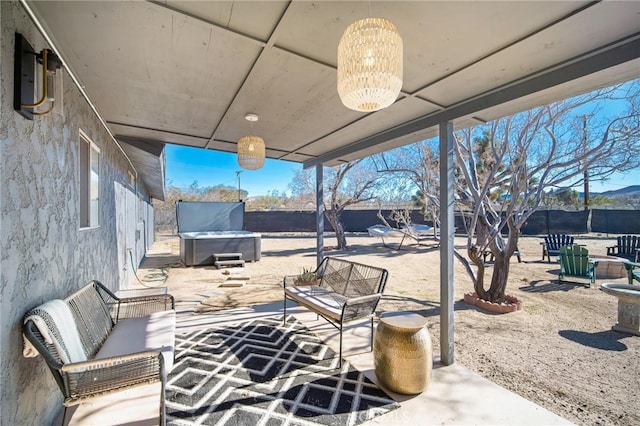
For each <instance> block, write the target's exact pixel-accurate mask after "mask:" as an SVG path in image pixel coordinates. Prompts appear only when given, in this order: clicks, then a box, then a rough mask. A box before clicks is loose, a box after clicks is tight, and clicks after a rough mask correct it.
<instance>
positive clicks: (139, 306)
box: [114, 294, 176, 322]
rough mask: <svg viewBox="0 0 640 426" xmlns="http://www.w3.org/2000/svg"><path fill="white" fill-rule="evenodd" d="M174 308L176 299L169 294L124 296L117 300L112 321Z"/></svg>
mask: <svg viewBox="0 0 640 426" xmlns="http://www.w3.org/2000/svg"><path fill="white" fill-rule="evenodd" d="M175 308H176V301H175V299H174V297H173V296H172V295H170V294H153V295H149V296H138V297H125V298H122V299H119V300H118V302H117V309H116V312H115V315H114V316H115V318H114V321H115V322H118V321H119V320H122V319H126V318H138V317H144V316H147V315H151V314H153V313H154V312H162V311H168V310H172V309H175Z"/></svg>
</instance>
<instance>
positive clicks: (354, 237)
mask: <svg viewBox="0 0 640 426" xmlns="http://www.w3.org/2000/svg"><path fill="white" fill-rule="evenodd" d="M614 238H615V236H611V235H610V236H604V235H588V236H578V237H577V238H576V243H577V244H584V245H586V247H587V248H588V249H589V252H590V254H597V255H605V254H606V247H607V246H610V245H612V243H615V239H614ZM347 241H348V243H349V250H347V251H328V252H327V254H328V255H331V256H339V257H348V258H349V259H352V260H354V261H358V262H362V263H367V264H371V265H376V266H380V267H384V268H386V269H387V270H389V281H388V282H387V287H386V290H385V296H384V298H383V301H382V302H381V304H380V305H379V309H378V311H379V312H385V311H396V310H403V311H413V312H416V313H419V314H422V315H424V316H425V317H427V318H428V321H429V325H428V327H429V331H430V333H431V337H432V340H433V344H434V349H433V350H434V354H436V355H439V353H440V346H439V337H440V336H439V335H440V330H439V327H440V317H439V313H440V296H439V294H440V292H439V279H440V278H439V249H438V248H437V246H436V245H435V244H431V243H430V242H426V243H423V245H421V246H417V245H415V244H409V245H407V244H406V242H405V245H404V246H403V247H402V250H400V251H398V250H393V249H390V248H386V247H384V246H382V244H381V241H380V240H379V239H378V238H374V237H370V236H367V235H364V234H350V235H348V236H347ZM541 241H542V239H541V238H537V237H522V238H521V239H520V242H519V247H520V251H521V253H522V260H523V262H522V263H518V262H517V260H516V259H515V257H514V258H513V259H512V261H511V271H510V280H509V281H510V283H509V286H508V287H507V293H508V294H511V295H514V296H517V297H519V298H521V299H522V300H523V301H524V309H523V310H522V311H519V312H515V313H509V314H490V313H486V312H483V311H481V310H479V309H478V308H476V307H474V306H470V305H468V304H466V303H464V302H463V301H462V298H463V294H464V293H466V292H470V291H472V290H473V286H472V284H471V280H470V279H469V277H468V276H467V275H466V272H465V271H464V269H463V268H462V266H461V265H460V263H459V262H458V261H454V265H455V272H454V273H455V278H454V280H455V289H454V297H455V299H454V300H455V334H454V335H455V362H457V363H460V364H462V365H464V366H465V367H467V368H469V369H471V370H473V371H475V372H477V373H478V374H480V375H482V376H484V377H486V378H487V379H489V380H491V381H493V382H495V383H497V384H499V385H501V386H503V387H505V388H507V389H509V390H511V391H513V392H515V393H517V394H519V395H521V396H523V397H524V398H526V399H528V400H530V401H533V402H535V403H537V404H539V405H541V406H543V407H545V408H547V409H549V410H550V411H553V412H555V413H556V414H558V415H560V416H562V417H564V418H566V419H567V420H569V421H571V422H574V423H576V424H583V425H597V424H607V425H640V337H635V336H630V335H626V334H621V333H617V332H614V331H612V330H611V326H612V325H613V324H614V323H615V322H616V318H617V299H616V298H615V297H613V296H610V295H608V294H605V293H604V292H602V291H600V290H599V287H600V284H602V283H603V282H610V281H613V282H622V283H624V282H626V279H598V280H597V282H596V285H593V286H591V288H585V287H584V286H583V284H584V283H585V282H586V281H585V280H580V279H575V282H563V283H561V284H559V283H558V281H557V278H558V271H559V265H558V264H557V263H555V262H551V263H549V262H547V261H546V260H545V261H542V260H541V253H542V249H541V246H540V242H541ZM391 242H395V243H397V241H391ZM465 243H466V239H465V238H458V237H457V238H456V241H455V244H456V247H459V248H461V249H462V248H463V247H464V245H465ZM331 244H335V238H333V237H332V236H326V237H325V245H327V246H329V245H331ZM315 247H316V238H315V235H310V234H305V235H301V234H295V235H294V234H263V236H262V258H261V260H260V261H258V262H252V263H247V265H246V268H245V272H246V273H248V274H250V276H251V278H250V280H249V281H248V283H247V285H245V286H244V287H242V288H222V287H219V285H220V284H221V283H223V282H224V280H225V279H226V276H225V275H224V274H223V273H222V272H223V270H218V269H216V268H214V267H213V266H204V267H184V266H183V265H182V264H181V262H180V258H179V241H178V239H177V237H166V236H158V241H157V242H156V243H155V244H154V246H153V247H152V250H151V251H150V252H149V255H148V257H147V258H146V259H145V261H144V262H143V264H142V265H141V267H140V269H139V271H138V272H139V274H138V275H139V276H140V278H142V280H143V282H144V283H145V284H146V285H154V284H157V283H162V281H156V282H154V281H152V280H154V279H157V280H161V279H163V277H164V275H166V282H165V284H164V285H166V286H168V287H169V292H170V293H171V294H173V295H174V296H175V297H176V301H177V302H178V307H179V308H180V309H191V308H193V309H194V311H195V312H203V311H208V310H220V309H228V308H233V307H239V306H247V305H254V304H260V303H265V302H269V301H276V300H282V288H281V283H282V276H283V275H285V274H298V273H300V272H301V271H302V268H303V267H306V268H313V267H315V259H316V257H315V256H316V255H315ZM162 268H164V269H162ZM491 270H492V268H491V267H489V268H488V273H491ZM487 279H489V277H487ZM569 279H570V280H572V281H573V279H571V278H569ZM147 280H149V281H147ZM487 403H488V404H491V403H492V402H491V401H487ZM508 409H509V407H496V410H508Z"/></svg>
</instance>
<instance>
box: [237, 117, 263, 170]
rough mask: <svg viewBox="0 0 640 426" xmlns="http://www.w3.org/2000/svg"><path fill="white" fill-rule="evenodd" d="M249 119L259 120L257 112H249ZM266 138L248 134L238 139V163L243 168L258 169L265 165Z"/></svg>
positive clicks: (252, 120) (247, 118)
mask: <svg viewBox="0 0 640 426" xmlns="http://www.w3.org/2000/svg"><path fill="white" fill-rule="evenodd" d="M244 118H245V119H246V120H247V121H251V122H254V121H258V116H257V115H256V114H247V115H246V116H245V117H244ZM264 157H265V148H264V139H262V138H261V137H260V136H255V135H247V136H243V137H241V138H240V140H238V164H239V165H240V167H242V168H243V169H247V170H258V169H259V168H261V167H262V166H264Z"/></svg>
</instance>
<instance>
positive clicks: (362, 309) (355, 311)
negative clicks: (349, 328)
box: [342, 293, 382, 322]
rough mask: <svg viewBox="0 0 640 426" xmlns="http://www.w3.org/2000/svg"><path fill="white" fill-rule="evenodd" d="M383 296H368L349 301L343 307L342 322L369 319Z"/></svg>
mask: <svg viewBox="0 0 640 426" xmlns="http://www.w3.org/2000/svg"><path fill="white" fill-rule="evenodd" d="M381 298H382V294H380V293H376V294H368V295H366V296H358V297H352V298H350V299H347V300H346V302H345V303H344V305H343V306H342V321H343V322H346V321H353V320H356V319H359V318H368V317H370V316H371V315H373V312H374V311H375V310H376V307H377V306H378V302H380V299H381Z"/></svg>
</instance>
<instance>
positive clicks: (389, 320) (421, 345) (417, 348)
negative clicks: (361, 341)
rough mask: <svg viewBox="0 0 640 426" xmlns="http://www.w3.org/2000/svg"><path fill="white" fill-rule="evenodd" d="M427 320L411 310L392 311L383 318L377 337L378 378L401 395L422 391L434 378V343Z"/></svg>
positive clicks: (375, 347) (375, 363)
mask: <svg viewBox="0 0 640 426" xmlns="http://www.w3.org/2000/svg"><path fill="white" fill-rule="evenodd" d="M426 324H427V321H426V319H425V318H424V317H423V316H421V315H418V314H414V313H410V312H389V313H386V314H384V315H383V316H382V317H381V318H380V322H379V323H378V327H377V329H376V334H375V338H374V340H373V357H374V358H373V360H374V366H375V372H376V377H377V378H378V380H379V381H380V383H381V384H382V385H384V386H386V387H387V388H388V389H389V390H391V391H393V392H397V393H401V394H417V393H420V392H422V391H423V390H424V389H425V388H426V387H427V386H428V385H429V381H430V380H431V370H432V368H433V360H432V357H431V354H432V345H431V336H430V335H429V331H428V330H427V329H426V328H425V325H426Z"/></svg>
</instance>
